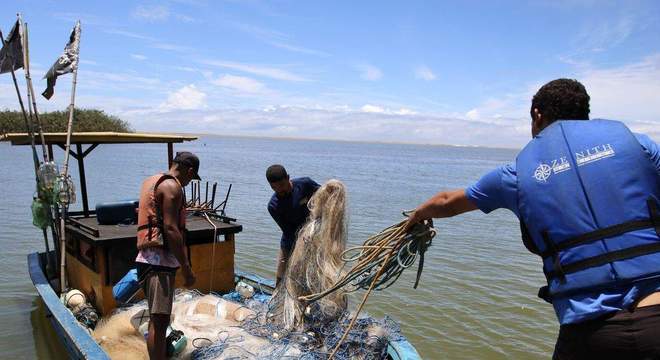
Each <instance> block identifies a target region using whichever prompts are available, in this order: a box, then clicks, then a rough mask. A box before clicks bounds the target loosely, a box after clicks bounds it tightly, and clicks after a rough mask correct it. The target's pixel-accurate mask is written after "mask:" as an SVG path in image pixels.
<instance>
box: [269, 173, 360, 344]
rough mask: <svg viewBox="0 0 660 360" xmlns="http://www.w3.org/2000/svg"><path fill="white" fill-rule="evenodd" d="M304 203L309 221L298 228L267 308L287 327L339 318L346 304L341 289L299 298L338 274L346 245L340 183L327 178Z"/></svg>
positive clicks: (330, 282) (298, 327) (293, 328)
mask: <svg viewBox="0 0 660 360" xmlns="http://www.w3.org/2000/svg"><path fill="white" fill-rule="evenodd" d="M308 207H309V210H310V214H309V218H308V221H307V223H306V224H305V225H304V226H303V227H302V228H301V229H300V231H299V232H298V237H297V240H296V245H295V247H294V249H293V252H292V254H291V257H290V258H289V260H288V265H287V269H286V272H285V274H284V277H283V279H282V283H283V284H281V285H280V286H278V288H277V289H276V290H275V293H274V294H273V300H272V302H271V305H272V306H271V308H270V311H269V316H270V317H271V319H272V321H274V322H275V323H279V324H282V326H283V327H284V329H286V330H287V331H304V330H305V328H306V327H307V325H308V324H307V323H308V322H309V321H310V320H312V321H314V322H319V321H320V322H328V321H332V320H337V319H339V317H340V316H341V314H342V313H343V312H344V311H345V310H346V307H347V306H348V303H347V300H346V296H345V294H344V293H343V292H341V291H337V292H335V293H333V294H331V295H329V296H326V297H324V298H322V299H320V300H319V301H317V302H315V303H311V304H310V303H308V302H306V301H302V300H300V299H299V297H301V296H304V295H309V294H314V293H318V292H322V291H324V290H326V289H328V288H330V287H331V286H332V285H334V283H335V282H336V281H337V279H338V278H339V277H340V276H341V269H342V265H343V261H342V259H341V254H342V252H343V251H344V250H345V249H346V221H345V213H346V189H345V187H344V184H342V183H341V182H340V181H338V180H329V181H328V182H326V183H325V184H323V186H321V188H319V189H318V190H317V191H316V193H315V194H314V196H312V198H311V199H310V200H309V204H308ZM310 315H311V316H313V319H312V318H310Z"/></svg>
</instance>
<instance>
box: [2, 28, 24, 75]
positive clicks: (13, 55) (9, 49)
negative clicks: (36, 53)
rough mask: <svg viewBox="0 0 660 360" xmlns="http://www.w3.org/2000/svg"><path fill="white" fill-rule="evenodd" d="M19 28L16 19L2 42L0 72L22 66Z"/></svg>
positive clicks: (6, 71)
mask: <svg viewBox="0 0 660 360" xmlns="http://www.w3.org/2000/svg"><path fill="white" fill-rule="evenodd" d="M20 29H21V24H20V22H19V21H18V20H16V24H14V27H13V28H12V29H11V31H10V32H9V36H8V37H7V40H5V41H4V42H3V43H2V50H0V74H4V73H8V72H10V71H11V70H12V69H13V70H17V69H20V68H22V67H23V45H22V44H23V42H22V41H21V30H20Z"/></svg>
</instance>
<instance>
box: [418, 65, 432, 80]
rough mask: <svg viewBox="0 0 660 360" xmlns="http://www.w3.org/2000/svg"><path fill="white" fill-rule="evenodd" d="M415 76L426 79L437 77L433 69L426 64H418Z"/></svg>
mask: <svg viewBox="0 0 660 360" xmlns="http://www.w3.org/2000/svg"><path fill="white" fill-rule="evenodd" d="M415 77H416V78H418V79H422V80H426V81H431V80H435V78H436V76H435V74H434V73H433V71H432V70H431V69H430V68H429V67H428V66H426V65H422V66H418V67H417V68H416V69H415Z"/></svg>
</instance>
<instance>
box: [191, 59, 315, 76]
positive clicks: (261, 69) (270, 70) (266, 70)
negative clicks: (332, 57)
mask: <svg viewBox="0 0 660 360" xmlns="http://www.w3.org/2000/svg"><path fill="white" fill-rule="evenodd" d="M199 62H200V63H202V64H206V65H211V66H217V67H221V68H227V69H232V70H238V71H242V72H246V73H248V74H253V75H259V76H263V77H267V78H271V79H276V80H285V81H309V80H307V79H305V78H304V77H302V76H300V75H297V74H294V73H291V72H289V71H286V70H282V69H279V68H275V67H271V66H263V65H254V64H246V63H239V62H233V61H224V60H201V61H199Z"/></svg>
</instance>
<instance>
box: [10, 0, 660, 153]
mask: <svg viewBox="0 0 660 360" xmlns="http://www.w3.org/2000/svg"><path fill="white" fill-rule="evenodd" d="M19 12H20V13H21V14H22V17H23V19H24V21H25V22H26V23H27V24H28V29H29V37H30V39H29V43H30V58H31V73H32V78H33V79H34V81H35V86H36V88H37V89H36V90H35V91H37V92H38V93H40V92H41V91H43V89H44V88H45V81H44V80H41V77H42V76H43V74H45V72H46V71H47V70H48V68H49V67H50V65H51V64H52V63H53V62H54V61H55V59H56V58H57V56H59V54H60V53H61V51H62V49H63V48H64V45H65V44H66V42H67V40H68V36H69V33H70V31H71V28H72V27H73V25H74V23H75V21H76V20H78V19H79V20H80V21H81V22H82V36H81V48H80V59H81V61H80V64H79V74H78V87H77V91H76V106H77V107H82V108H97V109H102V110H104V111H106V112H107V113H109V114H112V115H116V116H118V117H120V118H121V119H123V120H126V121H128V122H129V123H130V125H131V126H132V127H133V129H135V130H137V131H149V132H185V133H213V134H223V135H245V136H270V137H293V138H318V139H338V140H356V141H378V142H410V143H424V144H452V145H467V146H497V147H513V148H516V147H521V146H523V145H524V144H525V143H527V142H528V141H529V140H530V136H531V135H530V118H529V106H530V101H531V98H532V96H533V95H534V93H535V92H536V91H537V90H538V88H539V87H540V86H541V85H543V84H544V83H546V82H548V81H550V80H553V79H556V78H561V77H567V78H575V79H578V80H579V81H581V82H582V83H583V84H584V85H585V86H586V88H587V91H588V92H589V94H590V96H591V117H592V118H609V119H617V120H622V121H624V122H625V123H626V124H627V125H629V126H630V127H631V128H632V129H633V130H634V131H637V132H643V133H647V134H649V135H650V136H651V137H652V138H653V139H655V140H656V141H660V37H659V36H658V34H660V2H658V1H634V0H631V1H608V0H601V1H597V0H593V1H592V0H575V1H569V0H554V1H524V2H523V1H469V0H468V1H452V2H449V1H413V0H411V1H396V2H395V1H382V0H381V1H288V0H276V1H260V0H245V1H239V0H225V1H221V0H218V1H211V0H169V1H103V2H101V1H47V0H43V1H3V2H1V3H0V14H1V15H2V16H1V17H0V28H1V29H2V30H3V33H4V34H5V35H6V34H7V33H8V32H9V30H10V28H11V26H12V25H13V23H14V21H15V15H16V13H19ZM18 74H19V78H21V81H23V80H24V78H23V72H22V71H19V72H18ZM21 88H22V89H23V90H24V89H25V87H24V85H23V83H22V82H21ZM70 93H71V75H65V76H61V77H60V78H59V79H58V82H57V87H56V89H55V96H54V97H53V98H52V99H51V100H50V101H46V100H45V99H44V98H42V97H40V98H39V99H38V107H39V109H40V110H43V111H48V110H64V109H66V107H67V105H68V104H69V101H70ZM23 95H24V96H25V92H24V91H23ZM0 108H9V109H18V108H19V107H18V101H17V98H16V93H15V91H14V90H13V85H12V82H11V76H10V75H9V74H4V75H3V76H1V77H0Z"/></svg>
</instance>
